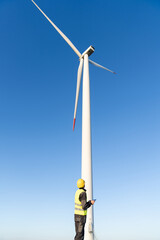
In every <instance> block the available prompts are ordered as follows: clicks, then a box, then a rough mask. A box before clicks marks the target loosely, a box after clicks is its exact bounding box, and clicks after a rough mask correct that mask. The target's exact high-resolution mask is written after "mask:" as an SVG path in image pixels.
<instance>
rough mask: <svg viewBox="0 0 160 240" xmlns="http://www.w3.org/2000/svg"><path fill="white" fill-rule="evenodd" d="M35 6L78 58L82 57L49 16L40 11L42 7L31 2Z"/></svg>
mask: <svg viewBox="0 0 160 240" xmlns="http://www.w3.org/2000/svg"><path fill="white" fill-rule="evenodd" d="M31 1H32V2H33V3H34V5H35V6H36V7H37V8H38V9H39V11H40V12H41V13H42V14H43V15H44V16H45V18H47V20H48V21H49V22H50V23H51V24H52V26H53V27H54V28H55V29H56V30H57V32H58V33H59V34H60V35H61V37H62V38H63V39H64V40H65V41H66V42H67V43H68V44H69V46H70V47H71V48H72V49H73V51H74V52H75V53H76V54H77V55H78V57H81V53H80V52H79V51H78V49H77V48H76V47H75V46H74V45H73V43H72V42H71V41H70V40H69V39H68V38H67V37H66V36H65V35H64V33H63V32H62V31H61V30H60V29H59V28H58V27H57V26H56V25H55V24H54V23H53V22H52V21H51V20H50V19H49V17H47V15H46V14H45V13H44V12H43V11H42V10H41V9H40V7H39V6H38V5H37V4H36V3H35V2H34V1H33V0H31Z"/></svg>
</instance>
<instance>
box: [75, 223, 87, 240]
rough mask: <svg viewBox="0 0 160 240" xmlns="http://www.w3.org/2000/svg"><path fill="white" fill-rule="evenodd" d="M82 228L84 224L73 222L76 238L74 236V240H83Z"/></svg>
mask: <svg viewBox="0 0 160 240" xmlns="http://www.w3.org/2000/svg"><path fill="white" fill-rule="evenodd" d="M84 226H85V222H83V221H78V222H77V221H75V230H76V236H75V238H74V240H83V239H84Z"/></svg>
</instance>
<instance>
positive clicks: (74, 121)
mask: <svg viewBox="0 0 160 240" xmlns="http://www.w3.org/2000/svg"><path fill="white" fill-rule="evenodd" d="M75 123H76V119H75V118H74V120H73V131H74V128H75Z"/></svg>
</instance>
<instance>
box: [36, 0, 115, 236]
mask: <svg viewBox="0 0 160 240" xmlns="http://www.w3.org/2000/svg"><path fill="white" fill-rule="evenodd" d="M31 1H32V2H33V3H34V5H35V6H36V7H37V8H38V9H39V11H40V12H41V13H42V14H43V15H44V16H45V18H46V19H47V20H48V21H49V22H50V23H51V24H52V26H53V27H54V28H55V29H56V30H57V32H58V33H59V34H60V35H61V36H62V38H63V39H64V40H65V41H66V42H67V43H68V44H69V46H70V47H71V48H72V49H73V51H74V52H75V53H76V54H77V55H78V57H79V60H80V63H79V67H78V73H77V89H76V99H75V109H74V120H73V130H74V127H75V121H76V112H77V104H78V97H79V89H80V83H81V76H82V69H83V68H84V69H83V94H82V169H81V175H82V176H81V177H82V178H83V179H84V180H85V183H86V185H85V187H86V189H87V198H88V200H91V199H93V193H92V153H91V120H90V81H89V62H90V63H91V64H93V65H95V66H97V67H100V68H103V69H105V70H107V71H109V72H112V73H114V74H115V72H113V71H111V70H109V69H108V68H105V67H103V66H101V65H99V64H97V63H95V62H93V61H91V60H90V59H88V57H89V56H90V55H91V54H92V53H93V52H94V47H92V46H90V47H89V48H88V49H87V50H86V51H85V52H84V53H82V54H81V53H80V52H79V51H78V49H77V48H76V47H75V46H74V45H73V43H72V42H71V41H70V40H69V39H68V38H67V37H66V36H65V35H64V33H62V32H61V30H60V29H59V28H58V27H57V26H56V25H55V24H54V23H53V22H52V21H51V20H50V19H49V18H48V17H47V15H46V14H45V13H44V12H43V11H42V10H41V9H40V8H39V6H38V5H37V4H36V3H35V2H34V1H33V0H31ZM93 226H94V219H93V208H92V207H90V208H89V209H88V211H87V222H86V227H85V240H93V239H94V228H93Z"/></svg>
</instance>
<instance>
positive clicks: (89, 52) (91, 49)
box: [80, 46, 95, 59]
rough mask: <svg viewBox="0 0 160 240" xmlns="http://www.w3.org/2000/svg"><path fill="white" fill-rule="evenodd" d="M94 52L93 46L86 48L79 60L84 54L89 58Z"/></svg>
mask: <svg viewBox="0 0 160 240" xmlns="http://www.w3.org/2000/svg"><path fill="white" fill-rule="evenodd" d="M94 50H95V48H94V47H93V46H90V47H89V48H87V50H86V51H84V53H82V55H81V57H80V59H81V58H83V57H84V55H85V54H87V55H88V56H90V55H91V54H92V53H94Z"/></svg>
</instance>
